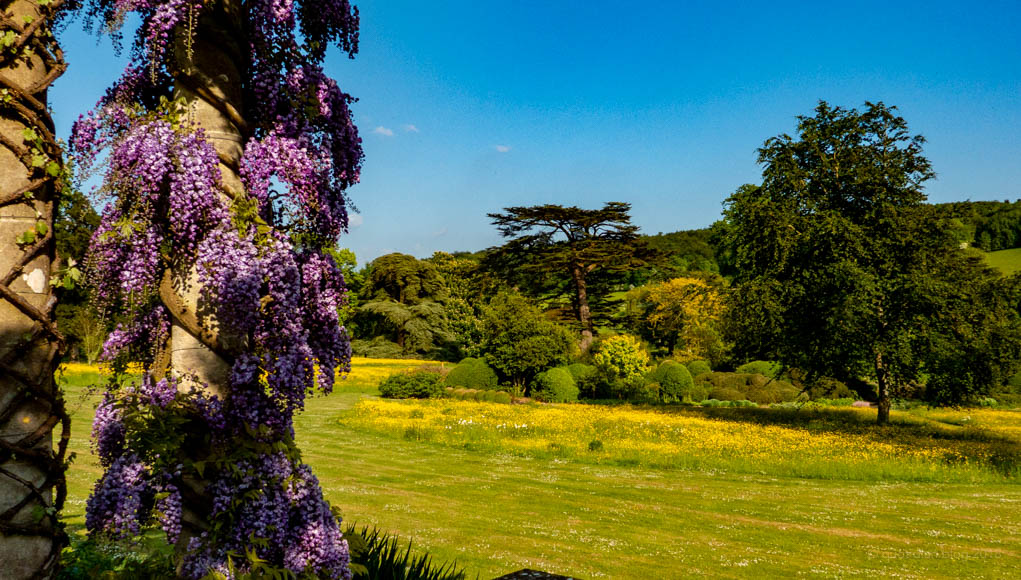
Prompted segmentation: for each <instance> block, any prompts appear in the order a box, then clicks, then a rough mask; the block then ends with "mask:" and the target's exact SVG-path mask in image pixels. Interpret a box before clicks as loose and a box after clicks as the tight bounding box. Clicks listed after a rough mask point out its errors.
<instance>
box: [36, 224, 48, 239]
mask: <svg viewBox="0 0 1021 580" xmlns="http://www.w3.org/2000/svg"><path fill="white" fill-rule="evenodd" d="M35 231H36V233H37V234H39V235H40V236H45V235H46V232H48V231H50V226H48V225H46V222H44V221H43V220H39V221H37V222H36V223H35Z"/></svg>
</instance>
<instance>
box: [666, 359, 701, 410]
mask: <svg viewBox="0 0 1021 580" xmlns="http://www.w3.org/2000/svg"><path fill="white" fill-rule="evenodd" d="M655 380H656V382H658V383H659V389H660V392H659V395H660V399H661V400H663V401H667V402H671V401H688V402H698V401H701V400H702V399H703V398H705V394H706V392H705V389H703V388H702V387H696V386H695V381H694V379H692V378H691V373H690V372H689V371H688V369H687V367H685V366H684V365H682V364H681V363H679V362H677V361H672V360H668V361H663V363H662V364H660V365H659V368H657V369H656V372H655Z"/></svg>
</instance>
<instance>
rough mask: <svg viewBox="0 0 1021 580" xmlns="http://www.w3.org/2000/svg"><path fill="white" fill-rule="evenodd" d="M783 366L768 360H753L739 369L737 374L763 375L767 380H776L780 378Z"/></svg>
mask: <svg viewBox="0 0 1021 580" xmlns="http://www.w3.org/2000/svg"><path fill="white" fill-rule="evenodd" d="M781 369H783V366H782V365H781V364H780V363H778V362H773V361H768V360H753V361H752V362H750V363H745V364H743V365H741V366H739V367H737V369H736V370H737V372H739V373H741V374H746V375H762V376H764V377H766V378H770V379H775V378H777V377H778V376H780V371H781Z"/></svg>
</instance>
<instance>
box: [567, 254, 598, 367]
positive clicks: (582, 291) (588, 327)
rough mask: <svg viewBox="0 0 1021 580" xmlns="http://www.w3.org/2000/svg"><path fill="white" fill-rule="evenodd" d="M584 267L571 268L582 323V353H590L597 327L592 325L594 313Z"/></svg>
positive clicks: (580, 344)
mask: <svg viewBox="0 0 1021 580" xmlns="http://www.w3.org/2000/svg"><path fill="white" fill-rule="evenodd" d="M586 273H587V272H586V269H585V267H584V266H579V265H574V266H572V267H571V277H572V278H573V279H574V289H575V292H576V293H577V298H578V322H580V323H581V342H580V343H579V345H578V346H579V348H581V352H588V349H589V347H591V346H592V342H593V341H594V340H595V326H594V325H593V324H592V312H591V310H589V305H588V290H587V289H586V282H585V274H586Z"/></svg>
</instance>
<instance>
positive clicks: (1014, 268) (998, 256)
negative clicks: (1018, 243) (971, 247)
mask: <svg viewBox="0 0 1021 580" xmlns="http://www.w3.org/2000/svg"><path fill="white" fill-rule="evenodd" d="M983 256H984V257H985V260H986V263H987V264H989V265H990V266H992V267H993V268H996V269H998V270H1000V271H1001V272H1003V273H1004V275H1007V276H1010V275H1012V274H1016V273H1017V272H1021V248H1011V249H1009V250H997V251H995V252H984V253H983Z"/></svg>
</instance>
